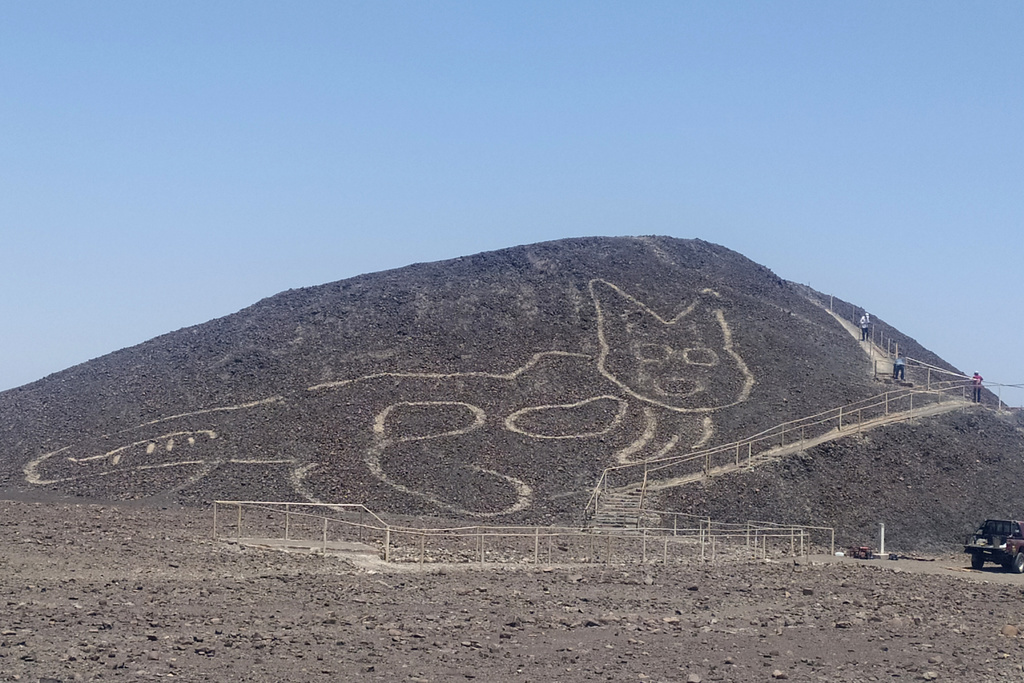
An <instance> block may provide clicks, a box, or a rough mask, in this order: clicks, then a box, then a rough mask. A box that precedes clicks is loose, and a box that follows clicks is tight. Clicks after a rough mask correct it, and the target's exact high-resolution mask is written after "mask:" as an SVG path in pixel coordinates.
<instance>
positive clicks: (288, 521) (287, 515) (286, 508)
mask: <svg viewBox="0 0 1024 683" xmlns="http://www.w3.org/2000/svg"><path fill="white" fill-rule="evenodd" d="M290 508H291V506H290V505H289V504H288V503H285V505H284V540H286V541H287V540H288V531H289V527H290V526H291V521H292V515H291V511H290Z"/></svg>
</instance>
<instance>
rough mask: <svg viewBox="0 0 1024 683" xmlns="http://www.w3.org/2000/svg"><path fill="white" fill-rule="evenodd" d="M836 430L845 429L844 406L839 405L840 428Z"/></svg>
mask: <svg viewBox="0 0 1024 683" xmlns="http://www.w3.org/2000/svg"><path fill="white" fill-rule="evenodd" d="M836 431H838V432H841V431H843V408H842V406H840V407H839V427H838V429H836Z"/></svg>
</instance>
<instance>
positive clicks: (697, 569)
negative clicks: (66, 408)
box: [0, 502, 1024, 683]
mask: <svg viewBox="0 0 1024 683" xmlns="http://www.w3.org/2000/svg"><path fill="white" fill-rule="evenodd" d="M0 513H2V514H0V593H2V594H3V597H4V599H5V600H6V604H7V609H6V610H5V612H4V618H3V624H2V625H0V680H6V681H15V680H20V681H40V680H57V681H111V680H124V681H142V680H161V679H165V678H166V679H169V678H175V679H179V680H186V681H226V680H237V681H242V680H245V681H254V682H268V683H269V682H271V681H274V682H276V681H282V680H288V681H298V682H306V681H323V680H359V681H419V682H423V681H430V682H434V681H436V682H448V681H458V680H470V681H472V680H481V681H523V682H526V681H561V682H563V683H573V682H575V681H595V680H638V681H650V682H655V683H657V682H663V681H664V682H668V681H687V680H691V681H696V680H699V681H702V682H705V681H772V680H790V681H801V682H803V681H807V682H810V681H840V682H842V681H858V682H859V681H869V680H893V679H899V680H935V679H937V680H950V681H955V680H985V681H1019V680H1020V667H1019V663H1018V653H1019V652H1020V650H1021V642H1022V641H1020V640H1019V639H1018V638H1017V637H1016V636H1015V635H1004V634H1015V633H1016V628H1017V626H1018V625H1020V614H1019V609H1018V606H1019V596H1020V592H1021V589H1022V588H1024V578H1022V577H1019V576H1015V575H1004V574H998V573H996V572H980V573H975V572H957V571H951V570H949V569H946V568H945V567H944V566H943V564H944V563H943V562H941V561H940V562H935V563H911V562H910V561H902V560H901V561H899V562H895V563H891V562H888V561H882V560H878V561H872V562H864V561H854V560H849V559H848V558H818V559H815V560H813V561H810V562H803V563H800V564H794V563H793V561H792V560H784V561H774V562H744V563H742V564H735V563H728V564H706V563H700V562H693V563H681V564H674V565H671V566H664V565H629V566H605V565H584V566H580V565H577V566H565V567H545V566H541V567H519V568H512V569H510V568H503V567H495V566H493V565H492V566H488V567H485V568H483V569H480V568H471V567H470V566H468V565H463V567H461V568H459V567H451V566H446V567H434V568H430V569H428V570H422V571H420V570H417V571H397V572H395V571H388V570H382V569H381V568H379V567H378V568H374V569H369V570H361V569H359V568H357V567H355V566H354V565H352V564H351V563H349V562H346V561H344V560H341V559H335V558H331V557H326V558H325V557H320V556H311V555H307V554H298V553H286V552H281V551H279V550H271V549H259V548H245V547H242V546H238V545H235V544H229V543H222V542H213V541H210V540H208V539H207V538H206V536H207V535H208V533H209V523H210V520H209V519H208V518H207V516H206V515H204V514H202V513H199V512H197V511H195V510H191V511H180V510H152V509H150V510H147V509H144V508H139V507H121V506H118V507H114V506H91V505H67V504H55V503H40V504H30V503H17V502H0ZM952 564H955V562H954V563H952ZM933 567H934V568H935V571H934V573H932V568H933ZM925 585H926V588H925Z"/></svg>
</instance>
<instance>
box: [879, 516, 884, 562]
mask: <svg viewBox="0 0 1024 683" xmlns="http://www.w3.org/2000/svg"><path fill="white" fill-rule="evenodd" d="M878 538H879V540H878V554H879V555H885V522H879V523H878Z"/></svg>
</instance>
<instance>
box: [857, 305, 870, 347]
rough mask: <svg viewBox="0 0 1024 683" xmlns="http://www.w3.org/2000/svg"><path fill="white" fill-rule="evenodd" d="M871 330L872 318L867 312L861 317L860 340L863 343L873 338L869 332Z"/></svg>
mask: <svg viewBox="0 0 1024 683" xmlns="http://www.w3.org/2000/svg"><path fill="white" fill-rule="evenodd" d="M870 329H871V316H870V315H869V314H868V312H867V311H865V312H864V315H862V316H861V317H860V340H861V341H867V340H868V339H870V338H871V333H870V332H869V330H870Z"/></svg>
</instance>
